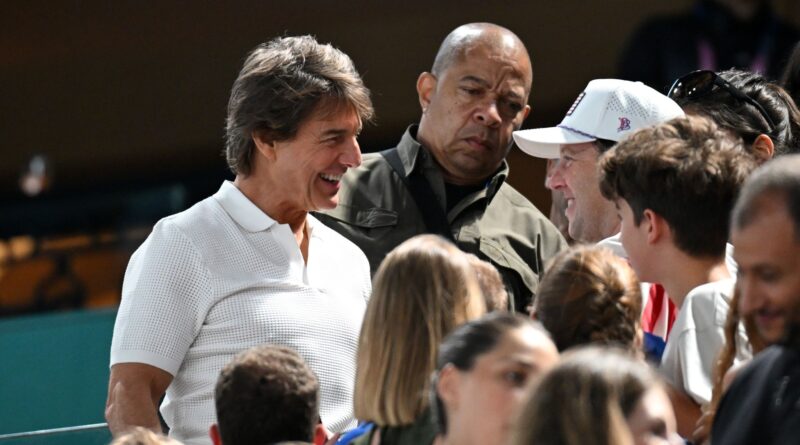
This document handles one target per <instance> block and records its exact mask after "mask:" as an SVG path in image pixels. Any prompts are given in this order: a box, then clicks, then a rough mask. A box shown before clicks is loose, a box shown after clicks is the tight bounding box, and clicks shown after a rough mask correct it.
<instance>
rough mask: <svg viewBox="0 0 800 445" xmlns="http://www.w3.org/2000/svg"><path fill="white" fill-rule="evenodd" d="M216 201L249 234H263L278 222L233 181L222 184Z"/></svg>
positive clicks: (216, 195) (215, 196)
mask: <svg viewBox="0 0 800 445" xmlns="http://www.w3.org/2000/svg"><path fill="white" fill-rule="evenodd" d="M214 199H216V200H217V202H218V203H219V205H221V206H222V208H223V209H224V210H225V212H227V213H228V215H230V217H231V219H233V220H234V221H235V222H236V223H237V224H239V225H240V226H241V227H242V228H244V229H245V230H247V231H248V232H261V231H264V230H267V229H269V228H270V227H272V226H273V225H274V224H276V221H275V220H274V219H272V218H270V217H269V215H267V214H266V213H264V212H263V211H262V210H261V209H259V208H258V207H257V206H256V205H255V204H253V202H252V201H250V200H249V199H247V197H246V196H244V193H242V192H241V190H239V189H238V188H236V186H235V185H233V183H232V182H231V181H225V182H223V183H222V187H220V188H219V190H218V191H217V193H214Z"/></svg>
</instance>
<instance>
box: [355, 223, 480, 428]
mask: <svg viewBox="0 0 800 445" xmlns="http://www.w3.org/2000/svg"><path fill="white" fill-rule="evenodd" d="M373 283H374V286H373V290H372V297H371V298H370V301H369V304H368V305H367V312H366V314H365V315H364V324H363V325H362V328H361V336H360V338H359V343H358V358H357V363H356V386H355V393H354V397H353V398H354V408H355V415H356V418H358V419H360V420H366V421H371V422H375V424H376V425H378V426H401V425H407V424H411V423H412V422H414V420H415V419H416V418H417V417H418V416H420V415H421V414H422V413H423V411H424V410H425V409H426V408H427V407H428V401H429V398H428V396H427V394H428V391H429V389H430V375H431V373H432V372H433V370H434V369H435V367H436V354H437V353H438V351H439V343H441V341H442V340H443V339H444V337H445V336H446V335H447V334H449V333H450V332H451V331H452V330H453V329H455V328H456V327H457V326H459V325H461V324H463V323H465V322H467V321H469V320H472V319H475V318H478V317H480V316H481V315H483V314H484V313H485V311H486V307H485V304H484V301H483V295H482V294H481V290H480V287H479V285H478V281H477V278H476V276H475V272H474V270H473V269H472V266H471V265H470V262H469V259H468V258H467V256H466V254H464V253H463V252H461V251H460V250H459V249H458V248H457V247H456V246H455V245H453V244H452V243H450V242H449V241H447V240H445V239H444V238H442V237H439V236H436V235H418V236H415V237H413V238H411V239H409V240H408V241H405V242H404V243H402V244H400V245H399V246H397V247H396V248H395V249H394V250H392V251H391V252H390V253H389V254H388V255H387V256H386V259H384V260H383V262H382V263H381V265H380V267H379V268H378V271H377V273H376V274H375V279H374V280H373Z"/></svg>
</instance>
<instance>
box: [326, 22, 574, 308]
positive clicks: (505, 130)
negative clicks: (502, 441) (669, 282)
mask: <svg viewBox="0 0 800 445" xmlns="http://www.w3.org/2000/svg"><path fill="white" fill-rule="evenodd" d="M416 86H417V94H418V96H419V103H420V107H421V109H422V117H421V118H420V120H419V124H418V125H411V126H410V127H409V128H408V129H407V130H406V132H405V134H404V135H403V137H402V138H401V140H400V143H399V144H398V145H397V146H396V147H394V148H391V149H389V150H386V151H383V152H381V153H375V154H371V155H366V156H364V159H363V162H362V164H361V166H360V167H358V168H355V169H350V170H349V171H348V172H347V174H346V175H345V176H344V178H343V179H342V182H341V187H342V188H341V191H340V192H339V206H338V207H337V208H336V209H332V210H326V211H324V213H323V214H321V215H320V219H321V220H322V221H323V222H324V223H326V224H328V225H329V226H330V227H332V228H334V229H335V230H336V231H338V232H339V233H341V234H342V235H344V236H345V237H347V238H348V239H350V240H351V241H353V242H354V243H355V244H357V245H358V246H359V247H360V248H361V249H362V250H363V251H364V253H366V255H367V258H368V259H369V262H370V266H371V268H372V272H373V273H375V271H376V270H377V268H378V265H379V264H380V262H381V261H382V260H383V258H384V257H385V256H386V254H387V253H388V252H389V251H390V250H392V249H393V248H394V247H395V246H397V245H398V244H400V243H402V242H403V241H405V240H406V239H408V238H411V237H412V236H414V235H417V234H420V233H436V234H440V235H442V236H444V237H446V238H448V239H450V240H451V241H453V242H454V243H456V244H457V245H458V247H460V248H461V249H462V250H464V251H466V252H469V253H473V254H475V255H477V256H478V257H479V258H481V259H484V260H487V261H489V262H490V263H492V264H493V265H494V266H496V267H497V269H498V270H499V271H500V273H501V275H502V277H503V282H504V284H505V286H506V289H507V291H508V294H509V305H510V306H511V308H515V309H517V310H520V311H522V310H524V308H525V307H526V306H527V305H528V304H529V303H530V302H531V299H532V297H533V296H534V295H535V293H536V288H537V286H538V283H539V278H540V276H541V274H542V273H543V272H544V268H543V264H544V262H545V261H546V260H547V259H548V258H550V257H551V256H553V255H555V254H556V253H558V252H559V251H561V250H562V249H564V248H566V242H565V241H564V238H563V237H562V236H561V234H560V233H559V231H558V229H556V228H555V227H554V226H553V225H552V224H551V223H550V221H549V220H548V219H547V218H546V217H545V216H544V215H543V214H542V213H541V212H540V211H539V210H538V209H537V208H536V207H534V206H533V204H531V203H530V201H528V200H527V199H526V198H525V197H523V196H522V195H521V194H520V193H519V192H517V191H516V190H514V188H513V187H511V186H510V185H509V184H508V183H506V177H507V176H508V164H507V163H506V156H507V155H508V151H509V149H510V148H511V144H512V138H511V133H512V131H514V130H517V129H519V128H520V126H521V125H522V122H523V120H525V118H526V117H527V116H528V112H529V111H530V106H528V95H529V94H530V90H531V61H530V57H529V56H528V51H527V50H526V49H525V45H523V43H522V42H521V41H520V39H519V37H517V36H516V35H515V34H514V33H512V32H511V31H509V30H508V29H505V28H502V27H500V26H497V25H493V24H490V23H471V24H467V25H463V26H460V27H458V28H456V29H455V30H454V31H453V32H451V33H450V34H449V35H448V36H447V37H446V38H445V40H444V42H443V43H442V45H441V47H440V48H439V51H438V53H437V54H436V59H435V60H434V62H433V68H432V69H431V71H430V72H424V73H422V74H420V76H419V78H418V79H417V85H416Z"/></svg>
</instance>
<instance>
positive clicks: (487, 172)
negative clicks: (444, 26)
mask: <svg viewBox="0 0 800 445" xmlns="http://www.w3.org/2000/svg"><path fill="white" fill-rule="evenodd" d="M531 79H532V74H531V60H530V57H529V56H528V50H527V49H526V48H525V45H524V44H523V43H522V41H521V40H520V39H519V37H517V36H516V34H514V33H513V32H511V31H509V30H508V29H506V28H503V27H501V26H498V25H494V24H491V23H470V24H466V25H462V26H459V27H458V28H456V29H455V30H453V32H451V33H450V34H449V35H448V36H447V37H446V38H445V40H444V41H443V42H442V45H441V47H440V48H439V51H438V52H437V54H436V59H435V60H434V63H433V67H432V68H431V71H430V72H424V73H422V74H420V76H419V79H418V80H417V93H418V95H419V102H420V106H421V108H422V117H421V118H420V122H419V129H418V130H417V135H416V136H417V140H418V141H419V142H420V143H421V144H422V145H424V146H425V147H426V148H428V150H430V152H431V154H432V155H433V157H434V158H435V159H436V162H437V163H438V164H439V166H441V168H442V176H443V177H444V180H445V182H447V183H450V184H455V185H473V184H478V183H482V182H483V181H485V180H486V178H488V177H489V176H491V175H492V174H494V173H495V172H496V171H497V170H498V169H499V168H500V166H501V165H502V163H503V161H504V160H505V158H506V155H508V151H509V150H510V149H511V143H512V140H511V132H512V131H514V130H517V129H518V128H520V126H521V125H522V121H523V120H525V117H527V116H528V112H529V111H530V106H529V105H528V95H529V94H530V91H531Z"/></svg>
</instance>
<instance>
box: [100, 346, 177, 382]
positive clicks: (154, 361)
mask: <svg viewBox="0 0 800 445" xmlns="http://www.w3.org/2000/svg"><path fill="white" fill-rule="evenodd" d="M118 363H144V364H145V365H150V366H155V367H156V368H159V369H163V370H164V371H167V372H168V373H170V374H172V376H173V377H174V376H175V374H177V373H178V369H180V367H181V362H179V361H176V360H173V359H171V358H168V357H164V356H162V355H159V354H155V353H153V352H149V351H137V350H126V351H111V365H110V366H114V365H116V364H118Z"/></svg>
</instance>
